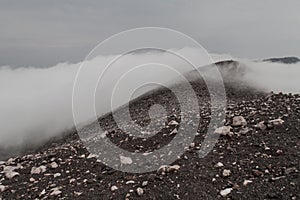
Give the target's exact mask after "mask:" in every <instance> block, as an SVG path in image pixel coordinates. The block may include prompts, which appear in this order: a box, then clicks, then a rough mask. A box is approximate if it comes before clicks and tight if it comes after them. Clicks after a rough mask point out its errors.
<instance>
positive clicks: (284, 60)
mask: <svg viewBox="0 0 300 200" xmlns="http://www.w3.org/2000/svg"><path fill="white" fill-rule="evenodd" d="M263 61H266V62H278V63H284V64H294V63H298V62H300V59H299V58H297V57H283V58H268V59H265V60H263Z"/></svg>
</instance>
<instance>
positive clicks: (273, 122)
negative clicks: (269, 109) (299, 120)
mask: <svg viewBox="0 0 300 200" xmlns="http://www.w3.org/2000/svg"><path fill="white" fill-rule="evenodd" d="M269 123H270V124H272V125H273V126H280V125H282V124H283V123H284V120H282V119H280V118H279V119H274V120H271V121H269Z"/></svg>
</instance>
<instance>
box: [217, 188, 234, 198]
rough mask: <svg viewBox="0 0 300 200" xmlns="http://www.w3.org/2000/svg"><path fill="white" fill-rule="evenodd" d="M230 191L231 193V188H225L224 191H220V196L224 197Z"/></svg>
mask: <svg viewBox="0 0 300 200" xmlns="http://www.w3.org/2000/svg"><path fill="white" fill-rule="evenodd" d="M231 191H232V188H226V189H224V190H221V191H220V195H221V196H222V197H226V196H227V195H228V194H230V192H231Z"/></svg>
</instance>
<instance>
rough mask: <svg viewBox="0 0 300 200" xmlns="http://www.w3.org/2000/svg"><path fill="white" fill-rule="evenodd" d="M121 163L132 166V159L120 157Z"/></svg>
mask: <svg viewBox="0 0 300 200" xmlns="http://www.w3.org/2000/svg"><path fill="white" fill-rule="evenodd" d="M120 161H121V163H122V164H124V165H130V164H132V159H131V158H130V157H125V156H120Z"/></svg>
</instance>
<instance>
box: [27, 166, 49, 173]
mask: <svg viewBox="0 0 300 200" xmlns="http://www.w3.org/2000/svg"><path fill="white" fill-rule="evenodd" d="M46 169H47V167H46V166H43V165H42V166H40V167H32V168H31V172H30V173H31V174H41V173H44V172H45V171H46Z"/></svg>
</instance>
